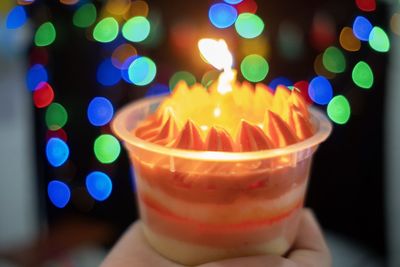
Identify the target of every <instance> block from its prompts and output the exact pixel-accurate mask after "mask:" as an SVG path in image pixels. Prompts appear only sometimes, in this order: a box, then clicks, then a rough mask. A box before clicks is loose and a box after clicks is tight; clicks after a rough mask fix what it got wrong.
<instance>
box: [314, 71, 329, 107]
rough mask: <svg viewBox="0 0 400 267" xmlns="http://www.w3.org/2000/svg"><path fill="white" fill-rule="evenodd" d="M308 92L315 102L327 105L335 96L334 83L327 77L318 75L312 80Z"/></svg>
mask: <svg viewBox="0 0 400 267" xmlns="http://www.w3.org/2000/svg"><path fill="white" fill-rule="evenodd" d="M308 94H309V96H310V98H311V100H312V101H314V102H315V103H317V104H319V105H326V104H328V103H329V101H331V99H332V97H333V89H332V85H331V83H330V82H329V81H328V79H326V78H325V77H323V76H317V77H315V78H314V79H312V80H311V82H310V85H309V87H308Z"/></svg>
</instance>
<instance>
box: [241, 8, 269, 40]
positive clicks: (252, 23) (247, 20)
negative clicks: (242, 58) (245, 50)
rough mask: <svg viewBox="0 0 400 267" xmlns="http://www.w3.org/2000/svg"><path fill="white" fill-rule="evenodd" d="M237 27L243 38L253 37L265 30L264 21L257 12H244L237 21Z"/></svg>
mask: <svg viewBox="0 0 400 267" xmlns="http://www.w3.org/2000/svg"><path fill="white" fill-rule="evenodd" d="M235 29H236V31H237V33H238V34H239V35H240V36H242V37H243V38H247V39H252V38H255V37H257V36H259V35H260V34H261V33H262V32H263V30H264V22H263V20H262V19H261V18H260V17H259V16H257V15H255V14H251V13H242V14H240V15H239V16H238V18H237V20H236V22H235Z"/></svg>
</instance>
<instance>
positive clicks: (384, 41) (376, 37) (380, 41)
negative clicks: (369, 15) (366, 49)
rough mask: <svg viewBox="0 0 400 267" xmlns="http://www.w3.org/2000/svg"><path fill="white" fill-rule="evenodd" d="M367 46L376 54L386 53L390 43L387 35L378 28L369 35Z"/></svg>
mask: <svg viewBox="0 0 400 267" xmlns="http://www.w3.org/2000/svg"><path fill="white" fill-rule="evenodd" d="M368 42H369V45H370V46H371V48H372V49H374V50H375V51H377V52H382V53H384V52H388V51H389V50H390V41H389V37H388V35H387V33H386V32H385V31H384V30H383V29H382V28H380V27H374V28H373V29H372V31H371V33H370V34H369V40H368Z"/></svg>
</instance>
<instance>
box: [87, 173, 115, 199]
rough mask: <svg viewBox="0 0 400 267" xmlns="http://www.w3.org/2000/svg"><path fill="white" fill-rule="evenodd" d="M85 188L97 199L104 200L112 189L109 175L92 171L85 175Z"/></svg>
mask: <svg viewBox="0 0 400 267" xmlns="http://www.w3.org/2000/svg"><path fill="white" fill-rule="evenodd" d="M86 189H87V191H88V192H89V194H90V195H91V196H92V197H93V198H94V199H96V200H98V201H104V200H106V199H107V198H108V197H109V196H110V194H111V191H112V182H111V179H110V177H108V175H107V174H105V173H103V172H98V171H95V172H92V173H90V174H89V175H88V176H87V177H86Z"/></svg>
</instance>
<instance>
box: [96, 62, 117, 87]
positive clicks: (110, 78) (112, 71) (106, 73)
mask: <svg viewBox="0 0 400 267" xmlns="http://www.w3.org/2000/svg"><path fill="white" fill-rule="evenodd" d="M120 80H121V71H120V70H119V69H117V68H116V67H115V66H114V65H113V64H112V61H111V59H106V60H104V61H103V62H102V63H101V64H100V65H99V67H98V69H97V81H98V82H99V83H100V84H101V85H104V86H113V85H115V84H117V83H118V82H119V81H120Z"/></svg>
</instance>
